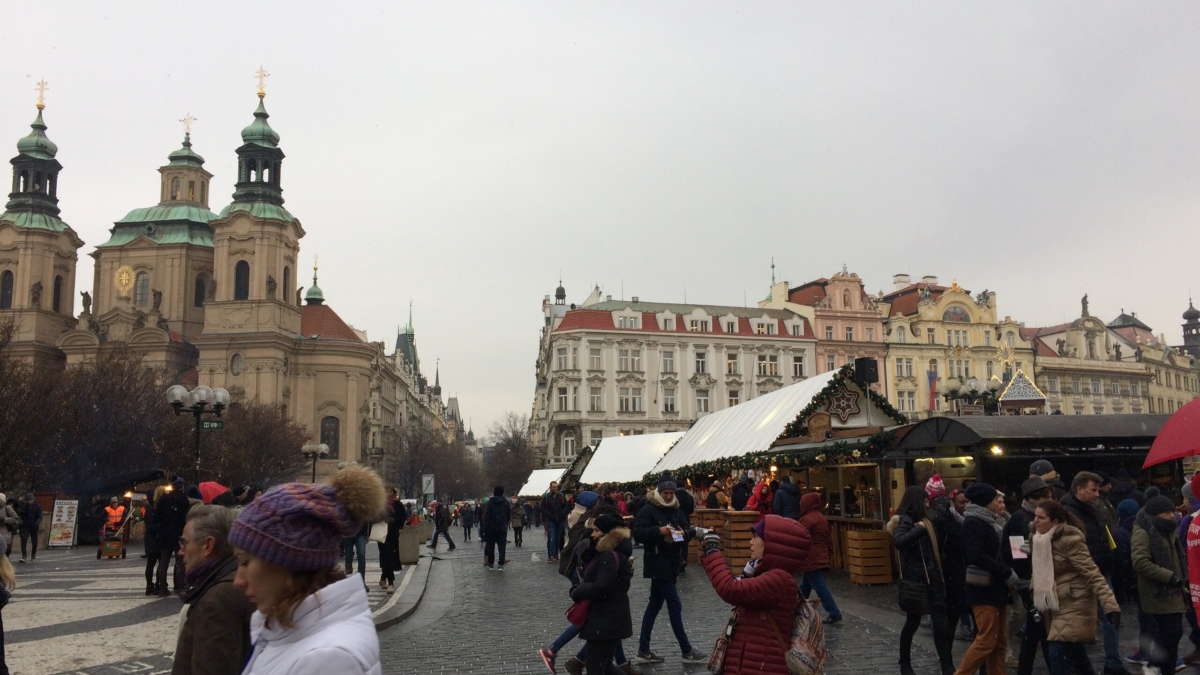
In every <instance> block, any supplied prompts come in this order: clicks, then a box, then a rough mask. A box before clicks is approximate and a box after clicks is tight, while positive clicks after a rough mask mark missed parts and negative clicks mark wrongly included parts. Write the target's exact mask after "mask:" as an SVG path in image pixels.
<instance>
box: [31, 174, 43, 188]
mask: <svg viewBox="0 0 1200 675" xmlns="http://www.w3.org/2000/svg"><path fill="white" fill-rule="evenodd" d="M33 191H34V192H41V191H42V172H41V171H39V172H37V173H35V174H33Z"/></svg>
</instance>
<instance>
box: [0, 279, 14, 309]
mask: <svg viewBox="0 0 1200 675" xmlns="http://www.w3.org/2000/svg"><path fill="white" fill-rule="evenodd" d="M12 299H13V273H12V272H9V271H7V270H5V272H4V274H0V309H12Z"/></svg>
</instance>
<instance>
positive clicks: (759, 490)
mask: <svg viewBox="0 0 1200 675" xmlns="http://www.w3.org/2000/svg"><path fill="white" fill-rule="evenodd" d="M774 501H775V500H774V498H773V497H772V496H771V486H770V485H767V484H766V482H762V483H759V484H758V485H755V486H754V492H753V493H752V494H751V495H750V501H748V502H746V508H745V509H744V510H746V511H758V519H759V520H762V519H763V517H764V516H768V515H770V514H771V504H772V503H773V502H774Z"/></svg>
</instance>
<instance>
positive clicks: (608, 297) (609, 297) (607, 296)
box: [604, 295, 612, 302]
mask: <svg viewBox="0 0 1200 675" xmlns="http://www.w3.org/2000/svg"><path fill="white" fill-rule="evenodd" d="M604 299H605V300H607V301H608V302H612V296H611V295H606V296H604Z"/></svg>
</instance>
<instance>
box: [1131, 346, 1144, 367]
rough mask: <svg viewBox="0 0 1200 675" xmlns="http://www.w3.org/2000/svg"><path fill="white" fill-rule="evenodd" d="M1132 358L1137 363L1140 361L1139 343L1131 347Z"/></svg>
mask: <svg viewBox="0 0 1200 675" xmlns="http://www.w3.org/2000/svg"><path fill="white" fill-rule="evenodd" d="M1133 360H1134V361H1137V362H1138V363H1141V362H1142V346H1141V345H1138V346H1137V347H1134V348H1133Z"/></svg>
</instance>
